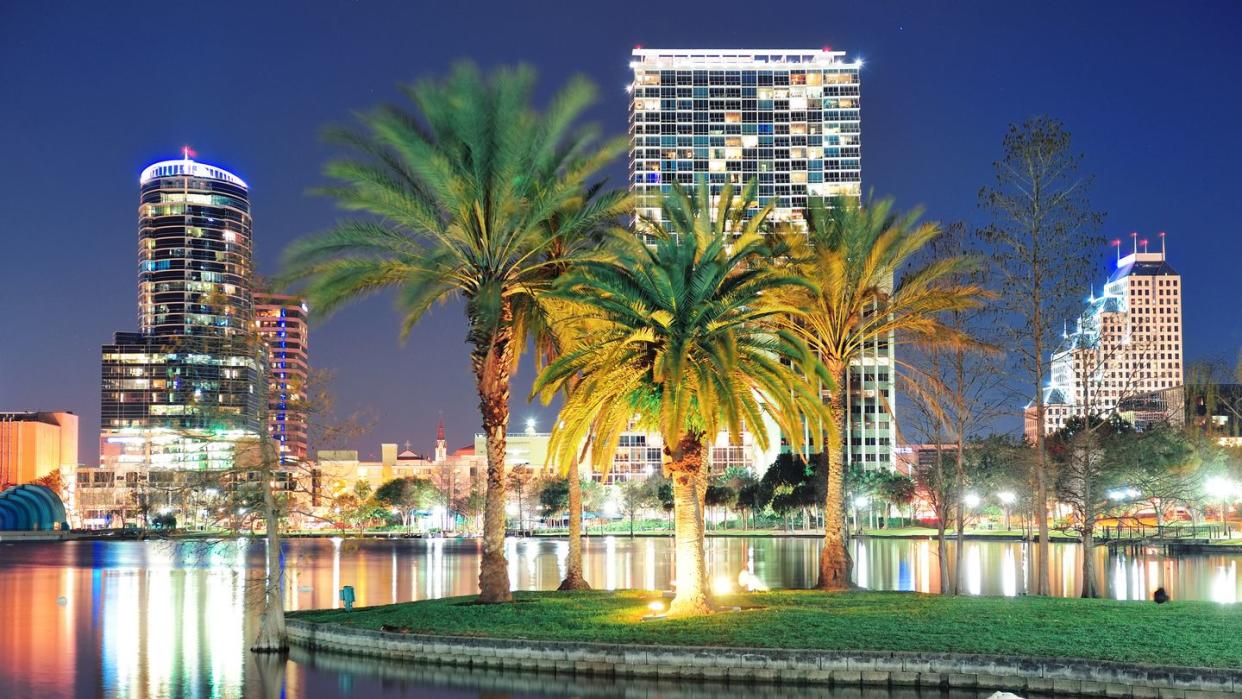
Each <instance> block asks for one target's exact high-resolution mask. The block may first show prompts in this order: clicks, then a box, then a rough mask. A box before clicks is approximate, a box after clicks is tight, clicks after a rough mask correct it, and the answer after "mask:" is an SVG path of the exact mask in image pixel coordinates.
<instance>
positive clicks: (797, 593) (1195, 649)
mask: <svg viewBox="0 0 1242 699" xmlns="http://www.w3.org/2000/svg"><path fill="white" fill-rule="evenodd" d="M514 597H515V599H516V600H517V602H516V603H514V604H508V605H474V604H471V603H470V602H471V601H472V600H473V598H472V597H456V598H449V599H442V600H429V601H424V602H412V603H405V604H395V605H387V606H382V607H369V608H365V609H357V610H354V611H352V612H345V611H342V610H339V609H329V610H311V611H303V612H295V613H292V614H291V615H290V616H291V617H295V618H298V619H304V620H307V621H315V622H334V623H343V624H347V625H350V626H357V627H360V628H367V629H378V628H379V627H380V626H381V625H383V624H387V625H390V626H395V627H408V628H409V629H410V630H411V631H413V632H415V633H430V634H447V635H456V636H494V637H501V638H521V639H537V640H557V641H588V642H596V643H621V644H669V645H694V646H734V647H758V648H806V649H820V650H902V651H940V652H958V653H994V654H1005V655H1026V656H1051V657H1064V658H1085V659H1095V660H1117V661H1128V662H1141V663H1149V664H1157V665H1179V666H1211V667H1237V666H1238V665H1239V662H1240V661H1239V659H1242V634H1239V633H1237V629H1238V628H1242V607H1239V606H1226V605H1219V604H1214V603H1210V602H1177V601H1175V602H1172V603H1170V604H1164V605H1156V604H1154V603H1151V602H1117V601H1113V600H1081V599H1058V598H1043V597H1018V598H1003V597H940V596H936V595H922V594H915V593H903V592H841V593H821V592H814V591H805V590H785V591H774V592H765V593H755V594H737V595H730V596H728V597H725V598H722V599H721V600H720V601H721V603H723V604H733V605H740V606H743V607H752V606H754V607H759V608H758V609H748V610H746V611H741V612H721V613H717V614H712V615H710V616H706V617H700V618H695V619H675V620H657V621H648V622H641V621H639V620H640V618H641V617H642V616H643V615H645V614H648V613H649V611H648V609H647V604H648V603H649V602H650V601H651V600H653V599H657V598H658V595H657V593H652V592H640V591H625V592H616V593H611V592H574V593H565V592H519V593H515V594H514Z"/></svg>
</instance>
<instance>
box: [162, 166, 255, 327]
mask: <svg viewBox="0 0 1242 699" xmlns="http://www.w3.org/2000/svg"><path fill="white" fill-rule="evenodd" d="M139 183H140V185H141V199H140V201H141V203H140V204H139V206H138V315H139V327H140V328H141V330H142V333H143V334H144V335H153V336H163V337H167V336H181V335H191V336H206V337H230V336H233V335H237V334H239V333H241V332H242V331H243V329H247V328H249V327H250V324H251V323H253V320H254V318H253V308H254V301H253V298H252V290H251V279H252V272H253V270H252V262H251V260H252V254H251V253H252V244H251V220H250V197H249V191H248V188H247V187H246V183H245V182H244V181H242V179H241V178H240V177H238V176H237V175H234V174H233V173H231V172H228V171H227V170H224V169H222V168H218V167H215V166H213V165H207V164H205V163H198V162H195V161H193V160H190V159H189V158H185V159H182V160H165V161H162V162H158V163H155V164H154V165H151V166H150V167H148V168H147V169H145V170H143V171H142V176H141V177H140V178H139Z"/></svg>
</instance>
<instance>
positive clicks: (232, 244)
mask: <svg viewBox="0 0 1242 699" xmlns="http://www.w3.org/2000/svg"><path fill="white" fill-rule="evenodd" d="M189 156H190V153H189V152H188V149H187V151H186V153H185V157H184V158H182V159H180V160H167V161H163V162H158V163H155V164H154V165H151V166H150V167H148V168H146V169H145V170H143V171H142V174H141V176H140V177H139V187H140V201H139V206H138V313H139V327H140V330H141V331H140V332H137V333H134V332H118V333H116V335H115V337H114V340H113V342H112V343H111V344H107V345H104V346H103V350H102V371H101V389H102V390H101V400H100V409H101V425H100V465H101V466H104V467H106V468H108V469H111V470H113V471H114V472H115V473H114V475H115V478H116V479H118V480H122V481H123V482H125V483H126V484H127V485H128V486H129V487H131V488H140V487H143V486H144V485H145V484H148V483H154V482H155V481H159V480H164V478H163V476H168V475H169V474H171V473H174V472H180V471H210V470H218V469H222V468H228V467H230V466H232V465H233V457H234V447H235V445H236V444H237V443H238V442H239V441H242V440H252V439H256V438H258V436H259V435H260V434H262V431H261V430H262V426H261V425H260V424H259V416H260V414H261V413H262V410H261V404H260V401H261V400H263V399H264V398H265V396H266V395H267V391H266V389H265V387H264V386H262V385H261V380H262V379H261V377H262V375H263V371H262V366H261V362H262V361H264V357H263V354H262V353H261V352H260V351H259V347H258V346H257V345H256V343H255V338H254V325H253V323H254V299H253V298H252V291H251V284H252V280H253V270H252V262H251V259H252V258H251V220H250V201H249V194H248V188H247V186H246V183H245V182H244V181H242V179H241V178H239V177H237V176H236V175H234V174H232V173H230V172H228V171H226V170H224V169H222V168H219V167H215V166H213V165H207V164H205V163H199V162H196V161H194V160H192V159H190V157H189ZM153 474H163V475H162V476H160V477H156V476H154V475H153Z"/></svg>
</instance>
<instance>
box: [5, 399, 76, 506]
mask: <svg viewBox="0 0 1242 699" xmlns="http://www.w3.org/2000/svg"><path fill="white" fill-rule="evenodd" d="M77 468H78V416H77V415H74V414H73V413H70V412H0V488H5V487H7V486H10V485H22V484H25V483H30V482H32V481H36V480H39V479H40V478H45V477H47V476H50V475H51V474H53V473H57V472H59V473H60V475H61V478H62V479H63V482H64V483H65V484H66V485H71V484H72V483H73V481H74V480H75V479H76V477H75V475H74V474H75V471H76V470H77Z"/></svg>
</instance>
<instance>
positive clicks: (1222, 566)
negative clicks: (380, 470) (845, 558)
mask: <svg viewBox="0 0 1242 699" xmlns="http://www.w3.org/2000/svg"><path fill="white" fill-rule="evenodd" d="M670 544H671V541H670V540H669V539H664V538H636V539H630V538H628V537H604V538H599V537H596V538H592V539H589V540H587V541H586V542H585V545H584V549H585V562H586V568H587V570H586V574H587V579H588V580H589V581H590V582H591V583H592V584H593V585H594V586H595V587H597V588H604V589H619V588H630V587H640V588H644V589H664V588H666V587H668V584H669V579H670V576H671V574H672V560H671V547H670ZM819 545H820V541H819V540H818V539H815V538H756V539H744V538H725V537H722V538H711V539H709V540H708V551H707V553H708V556H707V558H708V565H709V568H710V570H711V571H712V574H711V577H712V578H715V577H716V576H717V575H728V576H730V577H733V578H736V576H737V574H738V573H739V572H741V571H742V570H747V571H749V572H750V573H752V574H753V575H754V576H755V577H757V578H758V579H759V580H761V581H762V582H763V583H765V584H767V585H769V586H771V587H773V588H780V587H793V588H797V587H809V586H810V585H812V584H813V583H814V582H815V577H816V576H817V575H818V566H817V558H818V549H819ZM264 549H265V545H264V543H263V542H262V541H256V542H251V541H249V540H244V539H242V540H227V541H222V542H214V543H203V542H177V543H169V542H133V541H110V542H102V541H97V542H87V541H80V542H67V543H58V544H57V543H49V544H17V545H0V619H2V620H3V623H0V697H8V696H13V697H40V696H47V697H63V696H80V697H95V696H107V697H118V698H129V697H158V696H189V697H236V696H262V695H264V692H266V691H267V690H270V689H271V688H272V687H275V688H276V689H277V690H279V688H280V687H281V686H283V687H284V695H285V696H288V697H291V698H292V697H327V696H351V695H352V696H382V695H385V693H388V694H392V695H397V694H399V693H401V692H402V691H404V690H412V689H413V688H417V687H422V688H424V689H426V690H427V692H426V694H425V695H426V696H439V695H441V692H439V691H437V690H435V689H434V688H435V687H441V686H449V685H443V683H442V684H436V683H435V677H436V674H435V673H434V672H432V671H420V672H421V673H422V674H417V673H415V674H413V675H407V676H405V677H404V678H402V679H401V680H400V681H399V682H397V683H396V684H395V685H393V687H397V688H396V689H393V688H392V687H389V688H388V689H384V687H385V685H384V683H383V682H377V681H376V680H375V677H374V674H375V673H378V672H379V670H378V669H376V667H373V666H368V665H366V664H365V663H361V664H359V663H357V662H356V661H355V662H354V664H353V665H350V666H349V669H344V670H343V669H341V667H340V663H341V662H344V661H341V660H340V659H336V660H333V661H332V662H331V663H329V662H327V660H325V661H324V662H325V663H326V664H325V665H322V666H319V665H316V666H314V667H312V666H310V665H308V664H306V663H305V662H301V663H300V662H297V659H296V657H295V661H294V662H292V663H290V664H289V665H288V667H287V668H286V667H285V666H284V665H283V664H279V663H277V664H273V663H271V662H267V661H262V662H256V660H255V658H254V656H253V655H252V654H250V653H248V652H247V651H246V648H247V643H248V641H249V640H251V638H252V637H253V635H254V633H255V614H254V607H255V605H256V603H257V602H258V601H259V599H260V596H261V591H262V590H261V580H262V577H263V573H264V570H265V565H266V564H265V555H264ZM284 553H285V555H284V560H285V565H286V569H287V575H286V577H285V584H286V591H285V594H286V604H287V606H288V608H290V609H308V608H323V607H334V606H339V605H340V601H339V598H338V594H337V592H338V590H339V589H340V587H341V586H342V585H353V586H354V588H355V591H356V596H357V603H358V604H359V605H372V604H390V603H392V602H394V601H408V600H417V599H427V598H434V597H444V596H452V595H466V594H472V593H474V592H476V584H477V577H478V559H479V554H480V543H479V542H478V541H477V540H468V539H448V540H444V539H433V540H428V541H422V540H397V541H376V540H368V541H359V540H339V539H336V540H332V539H316V540H297V541H293V542H290V543H289V545H288V547H287V549H286V551H285V552H284ZM506 553H507V555H508V558H509V561H510V571H509V575H510V580H511V582H512V583H513V584H514V586H515V588H517V589H544V590H547V589H553V588H555V587H556V586H557V585H558V584H559V582H560V580H561V578H562V577H563V576H564V572H565V563H566V557H567V556H568V544H567V542H565V541H564V540H552V539H535V540H510V541H509V542H507V543H506ZM852 553H853V557H854V561H855V578H856V582H857V583H858V584H860V585H862V586H865V587H868V588H871V589H881V590H911V591H919V592H933V593H934V592H937V591H939V589H940V579H939V576H940V566H939V561H938V559H937V553H936V546H935V543H934V542H931V541H928V540H925V539H923V540H883V539H871V540H865V541H855V542H854V543H853V544H852ZM951 555H952V551H951ZM1096 555H1097V556H1098V557H1099V558H1098V560H1097V565H1096V571H1097V575H1098V577H1099V580H1098V587H1099V589H1100V590H1103V591H1104V593H1105V594H1107V595H1108V596H1111V597H1115V598H1118V599H1149V598H1150V596H1151V594H1152V592H1153V591H1154V590H1155V589H1156V588H1157V587H1164V588H1165V589H1166V590H1168V591H1169V593H1170V594H1171V595H1172V596H1173V598H1174V599H1208V600H1215V601H1218V602H1223V603H1235V602H1237V600H1238V597H1239V592H1242V586H1240V584H1239V580H1238V563H1239V562H1242V556H1239V555H1236V554H1233V555H1228V554H1217V555H1196V556H1183V557H1169V556H1164V555H1161V554H1160V553H1158V552H1155V551H1136V552H1125V553H1119V554H1117V555H1112V556H1110V555H1109V553H1108V551H1107V550H1106V549H1104V548H1100V549H1098V550H1097V551H1096ZM1081 556H1082V550H1081V548H1080V547H1078V546H1077V545H1071V544H1056V545H1054V547H1053V555H1052V556H1051V558H1050V564H1051V566H1052V574H1051V579H1052V584H1053V588H1054V593H1056V594H1060V595H1070V596H1073V595H1077V594H1078V592H1079V581H1078V571H1079V568H1080V565H1081ZM963 562H964V564H965V568H964V569H963V577H962V580H963V587H964V589H965V590H966V591H967V592H969V593H970V594H982V595H1010V596H1012V595H1019V594H1023V593H1024V592H1025V589H1026V584H1027V570H1026V568H1027V551H1026V549H1025V547H1024V546H1023V545H1022V544H1020V543H1017V542H978V541H970V542H967V543H966V546H965V550H964V557H963ZM304 660H305V658H304ZM317 662H318V661H317ZM333 663H336V664H335V665H334V664H333ZM277 665H278V666H279V667H277ZM368 668H369V669H368ZM368 673H371V675H370V676H369V675H368ZM452 674H453V675H454V677H455V678H456V681H455V683H454V684H452V685H451V686H452V687H454V690H453V693H456V694H460V695H461V696H478V694H479V692H481V691H483V690H485V689H486V688H487V687H492V688H496V687H498V686H502V685H504V682H500V681H499V680H496V678H495V677H491V676H489V677H483V676H475V675H473V674H471V673H466V672H463V671H461V670H460V669H454V670H453V673H452ZM471 678H473V679H471ZM502 679H503V678H502ZM528 679H529V678H528ZM531 681H537V680H531ZM471 682H474V683H475V684H471ZM561 682H564V679H563V678H561ZM273 683H275V684H273ZM498 683H499V684H498ZM377 687H378V688H377ZM471 687H473V691H472V690H471ZM539 687H543V689H539ZM363 688H365V689H363ZM428 688H432V689H428ZM623 689H624V688H623V687H620V686H616V687H613V686H611V685H608V684H607V683H604V684H598V683H595V685H594V686H593V687H592V691H591V692H582V691H578V690H577V689H575V688H573V687H562V686H560V685H536V686H534V687H532V686H528V685H524V684H521V683H519V684H518V685H515V686H513V687H512V688H510V689H508V690H506V691H512V692H516V693H518V694H523V695H527V696H570V695H574V696H587V695H589V696H612V695H621V694H622V693H623ZM666 689H668V690H669V691H668V692H664V694H665V695H667V696H676V695H679V694H685V695H686V696H691V695H695V692H696V691H698V694H697V695H704V694H702V691H699V690H694V691H692V688H687V687H681V686H676V685H674V686H672V687H671V688H667V687H666ZM610 692H611V694H610ZM670 692H671V694H670ZM501 695H502V696H503V695H504V692H502V693H501ZM708 695H710V693H709V694H708ZM704 696H705V695H704ZM821 696H822V694H821ZM834 696H846V695H845V694H838V693H834ZM850 696H852V695H850ZM877 696H878V695H877ZM912 696H913V695H912Z"/></svg>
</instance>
